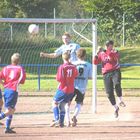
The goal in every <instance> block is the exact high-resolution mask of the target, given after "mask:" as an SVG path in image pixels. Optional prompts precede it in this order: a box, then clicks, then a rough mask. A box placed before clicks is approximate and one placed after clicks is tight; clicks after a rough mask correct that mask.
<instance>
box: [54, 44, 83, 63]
mask: <svg viewBox="0 0 140 140" xmlns="http://www.w3.org/2000/svg"><path fill="white" fill-rule="evenodd" d="M79 48H80V45H79V44H76V43H70V44H68V45H65V44H63V45H62V46H60V47H59V48H58V49H57V50H55V53H56V54H57V55H62V54H63V53H65V52H67V51H70V54H71V58H70V61H71V62H74V61H76V60H77V56H76V51H77V50H78V49H79Z"/></svg>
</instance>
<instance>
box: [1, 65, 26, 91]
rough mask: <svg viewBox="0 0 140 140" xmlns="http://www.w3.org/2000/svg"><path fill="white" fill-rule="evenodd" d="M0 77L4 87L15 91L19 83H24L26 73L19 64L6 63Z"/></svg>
mask: <svg viewBox="0 0 140 140" xmlns="http://www.w3.org/2000/svg"><path fill="white" fill-rule="evenodd" d="M0 79H1V80H3V84H4V88H9V89H12V90H14V91H17V88H18V85H19V84H24V82H25V79H26V73H25V71H24V69H23V68H22V67H21V66H19V65H8V66H6V67H4V68H3V69H2V71H1V72H0Z"/></svg>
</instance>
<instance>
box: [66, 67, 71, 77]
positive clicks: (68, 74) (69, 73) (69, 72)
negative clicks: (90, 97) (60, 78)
mask: <svg viewBox="0 0 140 140" xmlns="http://www.w3.org/2000/svg"><path fill="white" fill-rule="evenodd" d="M71 76H72V69H68V70H67V77H71Z"/></svg>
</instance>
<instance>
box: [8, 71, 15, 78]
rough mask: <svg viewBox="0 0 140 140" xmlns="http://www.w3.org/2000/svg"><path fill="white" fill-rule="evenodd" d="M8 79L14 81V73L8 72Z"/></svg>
mask: <svg viewBox="0 0 140 140" xmlns="http://www.w3.org/2000/svg"><path fill="white" fill-rule="evenodd" d="M9 78H10V79H14V71H13V70H12V71H10V74H9Z"/></svg>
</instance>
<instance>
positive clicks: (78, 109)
mask: <svg viewBox="0 0 140 140" xmlns="http://www.w3.org/2000/svg"><path fill="white" fill-rule="evenodd" d="M80 110H81V104H76V106H75V111H74V115H73V116H75V117H77V116H78V114H79V112H80Z"/></svg>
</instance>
